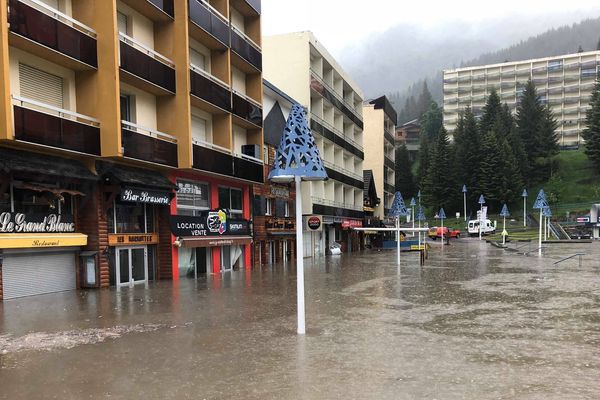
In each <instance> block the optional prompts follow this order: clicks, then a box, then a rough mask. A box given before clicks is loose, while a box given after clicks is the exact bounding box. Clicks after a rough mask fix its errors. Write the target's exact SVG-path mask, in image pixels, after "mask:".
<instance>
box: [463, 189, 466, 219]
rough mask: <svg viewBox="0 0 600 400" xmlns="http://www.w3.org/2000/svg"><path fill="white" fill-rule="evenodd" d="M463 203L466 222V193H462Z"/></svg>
mask: <svg viewBox="0 0 600 400" xmlns="http://www.w3.org/2000/svg"><path fill="white" fill-rule="evenodd" d="M463 203H464V206H465V207H464V211H465V215H464V217H465V222H467V192H463Z"/></svg>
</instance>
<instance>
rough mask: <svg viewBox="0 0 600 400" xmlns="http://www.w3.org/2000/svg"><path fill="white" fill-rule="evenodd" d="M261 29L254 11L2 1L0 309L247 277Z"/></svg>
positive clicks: (209, 5)
mask: <svg viewBox="0 0 600 400" xmlns="http://www.w3.org/2000/svg"><path fill="white" fill-rule="evenodd" d="M260 24H261V12H260V0H210V1H204V0H189V1H180V0H162V1H155V0H117V1H108V0H106V1H105V0H89V1H75V0H37V1H33V0H0V55H1V57H0V71H1V73H2V75H3V76H2V79H1V80H0V82H1V83H0V125H1V127H2V128H1V129H0V152H2V156H0V161H1V164H2V166H1V168H2V174H1V175H0V214H1V215H2V220H3V221H4V224H0V225H2V228H1V229H0V231H1V233H0V253H1V254H0V299H2V298H3V297H4V298H12V297H19V296H26V295H31V294H39V293H47V292H52V291H60V290H68V289H73V288H77V287H82V286H88V287H108V286H117V287H121V286H129V285H131V286H133V285H135V284H147V283H148V282H149V281H152V280H155V279H173V280H177V279H178V278H179V277H180V276H188V277H195V276H197V275H198V274H201V273H210V272H212V273H219V272H220V271H227V270H230V269H232V268H236V267H239V268H243V267H245V266H249V265H250V263H251V257H250V250H251V239H252V238H251V234H250V230H249V219H250V191H251V186H252V183H253V182H262V181H263V161H262V160H263V158H262V144H263V132H262V106H261V104H262V56H261V49H260V41H261V35H260V32H261V28H260ZM21 225H22V226H24V228H23V229H25V230H23V229H21V228H18V226H21Z"/></svg>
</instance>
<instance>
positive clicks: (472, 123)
mask: <svg viewBox="0 0 600 400" xmlns="http://www.w3.org/2000/svg"><path fill="white" fill-rule="evenodd" d="M454 142H455V148H456V151H455V169H456V171H457V172H456V179H457V182H458V184H459V185H466V186H467V188H468V198H469V203H471V202H473V201H477V198H478V197H479V192H480V189H479V179H478V178H479V176H478V172H479V169H480V164H481V159H482V157H483V154H482V152H481V137H480V134H479V130H478V129H477V121H476V120H475V116H474V115H473V112H472V111H471V109H470V108H467V109H466V110H465V113H464V115H463V116H462V117H461V118H460V119H459V123H458V124H457V129H456V131H455V133H454Z"/></svg>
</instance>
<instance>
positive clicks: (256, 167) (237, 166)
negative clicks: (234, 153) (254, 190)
mask: <svg viewBox="0 0 600 400" xmlns="http://www.w3.org/2000/svg"><path fill="white" fill-rule="evenodd" d="M233 173H234V176H235V177H236V178H240V179H245V180H248V181H253V182H258V183H263V182H264V175H263V174H264V168H263V164H262V163H258V162H256V161H253V160H246V159H244V158H239V157H234V158H233Z"/></svg>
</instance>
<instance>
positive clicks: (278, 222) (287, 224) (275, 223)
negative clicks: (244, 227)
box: [265, 216, 296, 232]
mask: <svg viewBox="0 0 600 400" xmlns="http://www.w3.org/2000/svg"><path fill="white" fill-rule="evenodd" d="M265 228H266V229H267V231H274V232H279V231H294V230H295V229H296V219H295V218H292V217H269V216H267V217H266V218H265Z"/></svg>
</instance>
